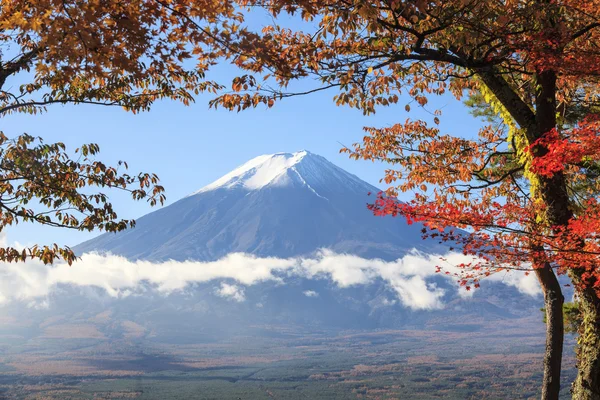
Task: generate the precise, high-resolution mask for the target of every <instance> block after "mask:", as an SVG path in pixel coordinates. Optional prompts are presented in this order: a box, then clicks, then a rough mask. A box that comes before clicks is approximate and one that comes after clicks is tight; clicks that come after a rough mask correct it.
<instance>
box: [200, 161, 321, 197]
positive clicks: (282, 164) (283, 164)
mask: <svg viewBox="0 0 600 400" xmlns="http://www.w3.org/2000/svg"><path fill="white" fill-rule="evenodd" d="M309 154H311V153H309V152H308V151H306V150H302V151H298V152H296V153H275V154H265V155H262V156H258V157H255V158H253V159H252V160H250V161H248V162H246V163H245V164H243V165H241V166H239V167H237V168H236V169H234V170H233V171H231V172H229V173H228V174H226V175H224V176H222V177H221V178H219V179H217V180H216V181H214V182H213V183H211V184H209V185H207V186H205V187H203V188H202V189H200V190H199V191H197V192H195V193H193V194H196V193H202V192H207V191H210V190H215V189H218V188H232V187H236V186H243V187H244V188H246V189H248V190H256V189H260V188H262V187H265V186H267V185H268V184H270V183H271V182H273V181H275V180H276V179H277V178H278V177H280V176H282V175H283V174H285V173H286V172H287V170H289V169H290V168H292V167H294V165H296V164H298V163H299V162H300V161H302V159H304V158H305V157H306V156H307V155H309Z"/></svg>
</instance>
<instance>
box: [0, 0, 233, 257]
mask: <svg viewBox="0 0 600 400" xmlns="http://www.w3.org/2000/svg"><path fill="white" fill-rule="evenodd" d="M191 17H193V18H194V22H193V23H192V21H191V19H190V18H191ZM222 18H223V20H224V21H229V20H233V21H235V20H237V19H239V17H238V16H237V15H236V13H235V10H234V8H233V6H232V5H231V4H228V3H221V2H211V1H204V0H164V1H161V0H156V1H154V0H133V1H126V2H124V1H116V0H92V1H74V0H33V1H31V0H28V1H25V0H3V1H2V2H1V4H0V118H4V117H6V116H7V115H8V114H11V113H15V112H21V113H31V114H36V113H39V112H44V111H46V107H47V106H49V105H51V104H98V105H105V106H121V107H123V108H124V109H126V110H128V111H132V112H139V111H145V110H148V109H149V107H150V106H151V105H152V104H153V103H154V102H155V101H157V100H160V99H175V100H178V101H181V102H183V103H184V104H187V103H189V102H190V101H192V100H193V95H194V94H197V93H199V92H200V91H211V90H215V89H217V88H218V85H216V84H215V83H213V82H211V81H208V80H205V79H204V74H205V72H206V71H207V70H208V68H209V67H210V66H211V65H213V64H214V63H215V62H216V60H217V59H218V57H220V55H221V54H222V51H221V50H219V49H218V48H216V47H215V46H214V43H215V42H219V41H220V40H221V39H222V38H221V37H220V36H219V35H226V32H227V25H226V24H222V23H221V22H220V21H221V19H222ZM201 24H202V25H201ZM215 27H219V28H220V31H219V33H218V34H216V33H215V34H213V32H212V31H213V30H214V28H215ZM6 135H8V133H6V132H4V133H0V230H2V229H4V228H5V227H6V226H7V225H11V224H14V223H18V222H34V223H40V224H44V225H50V226H55V227H63V228H71V229H79V230H92V229H96V228H97V229H104V230H107V231H119V230H122V229H125V228H126V227H129V226H132V225H133V223H134V221H129V220H121V219H119V218H118V217H117V214H116V212H115V211H114V209H113V207H112V205H111V203H110V202H109V200H108V196H107V195H106V194H105V193H103V192H101V191H93V192H90V190H89V189H90V188H91V189H93V188H94V187H98V188H99V190H102V188H117V189H121V190H126V191H129V192H130V193H131V195H132V197H133V198H134V199H136V200H139V199H143V198H145V199H147V200H148V201H149V202H150V204H152V205H154V204H156V203H157V202H161V203H162V201H163V200H164V195H163V188H162V187H161V186H159V185H157V183H158V179H157V177H156V176H155V175H153V174H138V175H128V174H126V173H123V172H122V170H123V168H126V167H127V164H125V163H119V165H117V166H115V167H111V166H107V165H105V164H103V163H101V162H100V161H97V160H95V158H94V157H95V155H96V154H97V152H98V150H99V149H98V146H97V145H95V144H88V145H84V146H81V148H80V149H77V150H76V154H75V155H74V154H73V153H69V152H68V151H67V149H66V148H65V146H64V145H63V144H62V143H55V144H45V143H44V142H43V141H42V140H41V139H39V138H35V137H33V136H30V135H28V134H23V135H20V136H17V137H15V138H13V139H9V138H8V137H7V136H6ZM140 140H143V139H140ZM75 156H76V157H75ZM27 258H40V259H41V260H42V261H44V262H46V263H51V262H53V261H54V260H55V259H56V258H63V259H65V260H66V261H68V262H69V263H71V262H72V261H73V260H74V259H75V258H74V254H73V252H72V251H71V250H70V249H69V248H68V247H64V246H63V247H61V246H58V245H56V244H55V245H53V246H33V247H32V248H29V249H25V250H24V251H17V250H16V249H14V248H0V260H1V261H15V260H25V259H27Z"/></svg>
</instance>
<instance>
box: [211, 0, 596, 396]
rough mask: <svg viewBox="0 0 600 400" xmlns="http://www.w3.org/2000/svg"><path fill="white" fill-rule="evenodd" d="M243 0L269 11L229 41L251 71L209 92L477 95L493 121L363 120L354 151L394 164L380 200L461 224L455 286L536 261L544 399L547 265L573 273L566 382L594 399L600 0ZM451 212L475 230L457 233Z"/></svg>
mask: <svg viewBox="0 0 600 400" xmlns="http://www.w3.org/2000/svg"><path fill="white" fill-rule="evenodd" d="M237 3H238V4H240V5H242V6H246V7H248V9H255V8H262V9H264V10H266V11H267V12H268V13H270V14H271V15H272V17H274V18H275V19H274V21H275V22H274V23H272V24H270V25H268V26H266V27H264V28H263V29H262V31H261V32H251V31H249V30H247V29H243V28H241V27H239V28H236V35H235V38H233V37H232V38H231V39H230V42H229V43H228V51H229V56H230V57H233V58H234V60H235V62H236V64H237V65H238V66H239V67H240V68H241V69H243V70H246V71H247V72H243V73H242V74H243V75H240V76H239V77H237V78H235V79H234V81H233V85H232V91H231V92H229V93H224V94H222V95H220V96H219V97H218V98H216V99H215V100H214V101H213V103H212V104H213V105H214V106H224V107H227V108H229V109H238V110H241V109H245V108H248V107H253V106H256V105H258V104H260V103H265V104H268V105H269V106H271V105H272V104H273V103H274V102H275V101H277V100H281V99H283V98H286V97H290V96H295V95H299V94H308V93H312V92H314V91H319V90H324V89H327V88H337V89H339V91H340V92H339V94H337V95H336V96H335V98H334V100H335V101H336V103H337V104H339V105H348V106H351V107H355V108H359V109H361V110H363V112H365V113H371V112H374V111H375V109H376V108H377V107H379V106H389V105H392V104H396V103H397V102H399V101H400V95H401V94H403V93H404V94H407V95H408V96H410V97H411V98H412V99H413V101H414V102H416V103H417V104H419V105H420V106H425V105H426V104H427V101H428V96H431V95H443V94H445V93H447V92H450V93H451V94H452V95H454V97H456V98H457V99H461V98H462V97H463V96H464V95H465V94H466V95H473V96H481V97H482V98H483V99H484V101H485V103H487V104H488V105H489V107H491V110H492V112H491V114H492V115H493V116H497V117H498V118H499V119H500V120H501V123H500V124H490V125H488V126H486V127H484V128H482V129H481V130H480V131H479V132H478V134H477V135H476V137H474V138H473V135H471V136H468V135H467V136H460V135H451V134H443V133H442V132H440V131H439V130H438V129H437V128H435V127H430V126H428V125H427V124H426V123H425V122H424V121H410V120H407V121H406V122H405V123H401V124H397V125H395V126H393V127H391V128H384V129H377V128H367V136H366V137H365V139H364V142H363V143H362V144H359V145H357V146H356V147H355V148H354V149H353V150H352V152H351V154H352V156H354V157H356V158H364V159H370V160H381V161H384V162H388V163H390V164H392V165H391V168H390V169H389V170H388V171H387V173H386V176H385V181H386V182H387V183H388V184H394V186H393V187H392V188H390V190H388V192H387V196H382V197H381V198H379V199H378V200H377V201H376V202H375V204H374V205H373V209H374V211H376V212H378V213H383V214H392V215H403V216H405V217H407V218H408V219H409V221H421V222H424V223H425V224H426V226H427V227H428V230H427V231H426V232H425V234H427V235H431V236H433V235H436V236H437V237H440V238H441V240H456V241H458V242H459V244H460V245H461V246H462V249H463V251H464V252H465V253H467V254H473V255H475V256H478V257H480V258H482V259H483V260H484V262H483V263H478V262H475V263H474V264H472V265H465V266H464V267H465V271H466V272H465V275H464V276H463V279H461V283H463V284H464V285H465V286H468V287H469V288H470V286H471V284H473V285H474V286H477V285H478V284H479V283H478V281H479V279H480V278H481V276H482V275H483V276H485V275H487V274H489V273H493V272H495V271H499V270H502V269H506V268H517V269H527V268H529V266H530V265H531V266H533V272H535V274H536V276H537V277H538V280H539V282H540V284H541V287H542V289H543V292H544V296H545V305H546V307H545V308H546V312H547V320H548V332H547V333H548V336H547V352H546V357H545V360H544V382H543V389H542V397H543V398H545V399H556V398H558V392H559V389H560V383H559V377H560V364H561V354H562V338H563V323H562V321H563V318H562V304H563V296H562V293H561V287H560V285H559V283H558V280H557V277H556V274H555V272H554V270H556V271H557V272H558V273H568V274H569V276H570V278H571V280H572V281H573V283H574V284H575V286H576V289H577V293H578V297H579V308H580V310H581V313H582V323H581V326H580V327H579V333H580V336H579V346H578V351H577V357H578V369H579V372H578V376H577V379H576V381H575V382H574V384H573V388H572V391H573V397H574V398H576V399H599V398H600V297H599V296H598V294H599V293H598V292H599V289H600V280H599V279H600V269H599V267H598V266H599V265H600V259H598V255H599V253H600V252H599V251H598V250H599V249H598V245H599V243H598V237H597V235H598V232H599V229H598V228H599V226H598V223H599V221H600V218H599V217H600V214H599V206H598V203H597V194H598V181H597V179H595V178H596V177H597V173H598V171H599V170H598V164H597V162H598V158H599V153H598V144H597V143H599V141H598V138H597V136H598V132H599V129H598V128H600V126H599V122H598V116H597V114H596V112H595V110H596V109H597V106H598V94H599V91H598V89H599V85H598V76H599V72H600V69H599V68H600V62H599V61H600V49H599V48H598V46H597V43H598V39H600V2H598V1H596V0H577V1H575V0H504V1H482V0H448V1H441V0H378V1H371V2H363V1H357V0H344V1H330V0H298V1H291V0H266V1H265V0H263V1H255V0H241V1H238V2H237ZM282 14H295V15H299V16H300V17H301V18H302V19H303V20H305V21H309V22H311V23H312V25H311V24H305V25H300V23H298V24H296V26H295V27H294V29H290V28H287V27H286V26H282V25H280V24H279V23H280V22H278V21H281V20H278V19H277V18H278V17H279V16H281V15H282ZM313 25H316V27H315V28H313ZM298 26H300V28H298ZM303 27H306V28H305V29H303ZM261 77H262V80H261V79H260V78H261ZM306 77H312V78H316V86H315V87H314V89H312V90H307V91H305V92H303V93H294V92H292V91H288V90H287V87H288V84H289V83H290V82H292V81H293V80H297V79H302V78H306ZM405 109H406V111H409V110H410V105H409V104H407V105H406V107H405ZM585 114H589V115H585ZM438 118H439V116H436V117H435V118H434V123H438V122H439V120H438ZM399 190H402V191H415V197H414V200H413V201H411V202H409V203H399V202H398V201H396V200H395V196H394V195H395V194H396V193H397V191H399ZM452 227H456V228H470V229H471V231H470V232H471V233H470V234H468V235H463V236H457V235H455V234H454V233H453V231H452V229H451V228H452Z"/></svg>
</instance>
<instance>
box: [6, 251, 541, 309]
mask: <svg viewBox="0 0 600 400" xmlns="http://www.w3.org/2000/svg"><path fill="white" fill-rule="evenodd" d="M444 259H445V260H446V262H445V263H443V265H444V268H446V269H449V270H450V271H452V270H453V267H452V265H458V264H460V263H463V262H469V261H471V260H472V258H470V257H467V256H464V255H462V254H460V253H449V254H446V255H444ZM440 264H441V262H440V256H439V255H424V254H420V253H417V252H413V253H411V254H408V255H406V256H404V257H402V258H399V259H397V260H396V261H391V262H386V261H383V260H379V259H365V258H361V257H357V256H351V255H346V254H336V253H333V252H331V251H329V250H322V251H320V252H318V253H317V254H316V255H315V256H314V257H311V258H303V259H292V258H290V259H280V258H271V257H265V258H258V257H255V256H252V255H247V254H240V253H236V254H230V255H228V256H226V257H224V258H222V259H220V260H218V261H214V262H194V261H186V262H176V261H166V262H161V263H152V262H148V261H128V260H127V259H125V258H123V257H119V256H113V255H106V256H103V255H98V254H95V253H91V254H85V255H83V257H82V259H81V260H80V261H78V262H76V263H74V264H73V266H68V265H66V264H57V265H54V266H45V265H43V264H41V263H39V262H27V263H0V304H2V303H7V302H10V301H15V300H17V301H26V302H32V301H34V302H33V303H31V304H35V305H36V306H37V307H40V306H41V307H44V306H46V304H47V303H45V302H44V301H45V298H47V296H48V295H49V294H50V293H51V292H52V291H53V290H56V287H57V286H58V285H72V286H76V287H81V288H82V290H86V288H89V287H97V288H101V289H104V290H105V291H106V293H107V294H108V295H110V296H113V297H126V296H129V295H134V294H136V293H140V291H142V290H147V287H148V286H149V287H151V288H154V289H153V290H156V291H158V292H159V293H162V294H164V295H168V294H170V293H172V292H175V291H181V290H184V289H186V287H188V285H190V284H193V283H205V282H210V281H215V280H227V281H233V283H221V286H220V287H218V288H217V291H216V292H215V293H217V294H218V295H220V296H223V297H228V298H232V299H233V300H235V301H243V300H244V299H245V293H244V286H251V285H254V284H257V283H260V282H266V281H272V282H273V283H274V284H283V283H285V280H286V278H287V277H290V276H300V277H304V278H308V279H311V278H326V279H330V280H331V281H332V282H333V283H335V284H336V285H337V286H338V287H341V288H346V287H351V286H355V285H366V284H369V283H371V282H373V281H375V280H376V279H380V280H383V281H384V282H386V284H387V285H388V286H389V288H390V289H391V290H393V292H394V293H395V294H396V297H397V300H398V301H400V302H401V303H402V304H403V305H404V306H405V307H409V308H412V309H415V310H419V309H436V308H441V307H443V303H442V297H443V295H444V294H445V290H444V289H442V288H441V287H438V286H436V285H435V284H432V283H431V282H430V281H428V280H427V279H428V278H430V277H432V276H434V275H436V274H435V266H436V265H440ZM438 276H439V275H438ZM442 276H445V275H442ZM448 279H449V280H450V281H451V282H453V283H454V284H455V288H456V289H454V290H460V292H459V293H461V294H462V295H465V296H466V295H468V294H467V292H466V291H465V290H464V289H463V288H461V289H458V286H457V285H456V279H455V278H448ZM490 279H492V280H498V281H502V282H504V283H505V284H508V285H512V286H515V287H517V288H518V289H519V290H520V291H521V292H523V293H526V294H529V295H535V294H537V293H539V291H540V289H539V286H538V285H537V281H536V280H535V277H534V276H533V274H531V275H530V276H528V277H524V276H522V275H519V274H518V273H508V274H505V273H501V274H496V275H492V277H490ZM217 284H218V283H217ZM313 293H314V294H313ZM304 295H305V296H309V297H311V296H315V295H318V293H316V292H314V291H310V290H309V291H306V292H304Z"/></svg>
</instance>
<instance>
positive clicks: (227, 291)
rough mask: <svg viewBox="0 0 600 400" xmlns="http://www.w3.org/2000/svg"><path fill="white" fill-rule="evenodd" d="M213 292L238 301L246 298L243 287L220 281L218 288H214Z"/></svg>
mask: <svg viewBox="0 0 600 400" xmlns="http://www.w3.org/2000/svg"><path fill="white" fill-rule="evenodd" d="M215 294H216V295H217V296H220V297H225V298H229V299H231V300H235V301H237V302H238V303H241V302H243V301H244V300H246V296H245V295H244V289H243V288H241V287H239V286H237V285H230V284H228V283H225V282H222V283H221V287H220V288H215Z"/></svg>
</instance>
